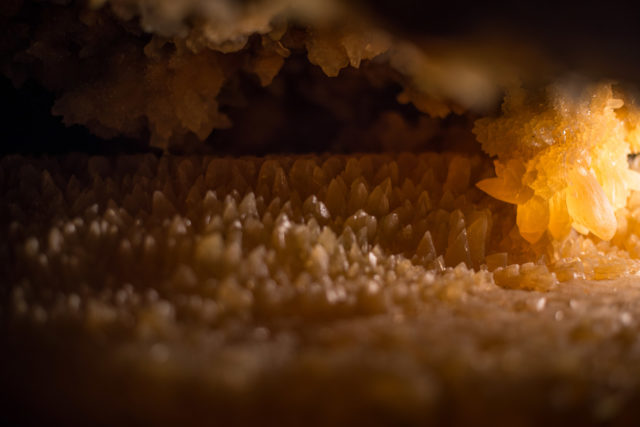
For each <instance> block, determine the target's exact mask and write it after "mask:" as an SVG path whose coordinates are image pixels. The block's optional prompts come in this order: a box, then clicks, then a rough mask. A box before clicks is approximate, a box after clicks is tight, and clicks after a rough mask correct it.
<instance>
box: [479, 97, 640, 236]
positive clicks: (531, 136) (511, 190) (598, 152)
mask: <svg viewBox="0 0 640 427" xmlns="http://www.w3.org/2000/svg"><path fill="white" fill-rule="evenodd" d="M623 106H624V102H623V100H622V99H620V98H619V97H617V96H615V95H614V94H613V92H612V89H611V86H610V85H599V86H593V87H591V88H589V89H588V90H585V91H583V92H582V93H580V94H575V93H570V91H569V90H568V89H567V88H566V87H565V88H564V90H563V89H562V88H561V87H560V86H558V87H551V88H549V89H548V90H547V91H546V92H544V93H526V92H524V91H522V90H520V91H513V92H511V93H510V94H509V95H508V96H507V98H506V100H505V102H504V105H503V110H504V114H503V116H501V117H500V118H498V119H481V120H478V121H477V122H476V125H475V129H474V132H475V133H476V135H477V137H478V140H479V141H480V142H481V143H482V147H483V149H484V150H485V151H486V152H487V153H488V154H489V155H491V156H497V157H498V159H497V160H496V161H495V171H496V175H497V177H496V178H489V179H485V180H483V181H480V182H479V183H478V184H477V185H478V187H479V188H481V189H482V190H483V191H485V192H487V193H488V194H490V195H492V196H493V197H495V198H497V199H499V200H503V201H505V202H508V203H513V204H516V205H518V208H517V223H518V228H519V229H520V233H521V234H522V236H523V237H524V238H525V239H526V240H528V241H529V242H531V243H535V242H537V241H538V240H539V239H540V238H541V237H542V236H543V235H544V233H545V232H546V231H549V233H550V234H551V236H552V237H553V238H554V239H556V240H562V239H564V238H566V237H567V236H568V235H569V232H570V231H571V229H572V228H573V229H575V230H576V231H578V232H579V233H582V234H585V235H586V234H589V233H593V234H594V235H595V236H597V237H599V238H600V239H602V240H611V239H612V238H613V237H614V235H615V234H616V231H617V230H618V228H619V226H620V224H619V221H618V219H617V218H616V217H617V216H621V215H622V216H623V215H624V213H622V212H621V210H624V208H625V207H626V205H627V199H628V197H629V195H630V194H631V191H632V190H640V174H638V173H637V172H635V171H632V170H630V169H629V165H628V161H627V157H628V155H629V154H630V153H634V152H637V151H640V144H638V142H639V141H638V136H637V133H638V126H637V125H638V123H639V120H638V118H639V116H638V112H637V110H636V109H635V108H634V106H633V105H630V106H626V107H623ZM623 225H625V224H623Z"/></svg>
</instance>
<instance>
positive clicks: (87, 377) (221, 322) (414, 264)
mask: <svg viewBox="0 0 640 427" xmlns="http://www.w3.org/2000/svg"><path fill="white" fill-rule="evenodd" d="M632 166H633V165H632ZM492 169H493V168H492V164H491V162H490V161H489V160H488V159H484V158H482V157H479V156H464V155H460V154H446V153H444V154H432V153H425V154H398V155H393V156H391V155H361V156H329V155H326V156H299V157H267V158H233V159H231V158H224V159H223V158H211V157H203V156H193V157H181V156H173V157H172V156H166V155H165V156H161V157H156V156H153V155H140V156H118V157H113V158H109V157H87V156H83V155H66V156H63V157H49V158H47V157H44V158H24V157H18V156H7V157H5V158H3V159H2V160H1V164H0V171H1V174H0V189H1V193H0V194H1V197H0V203H1V204H2V209H1V210H0V212H2V220H3V222H4V223H6V224H7V226H6V227H3V228H2V231H1V232H2V239H1V242H2V244H1V246H0V256H1V257H2V260H3V262H2V276H3V277H4V279H3V280H4V282H5V283H4V285H3V287H2V294H1V295H2V305H1V307H2V312H1V313H2V318H3V324H4V325H5V326H6V327H7V329H6V332H5V333H3V338H2V341H3V343H2V345H3V351H2V359H3V360H2V364H1V365H0V366H2V370H1V371H0V372H2V376H3V378H4V381H3V382H4V383H5V387H4V388H5V390H4V391H5V392H7V390H9V392H8V393H9V396H7V398H8V399H7V400H6V401H8V402H12V403H13V404H14V405H15V406H12V411H9V412H8V413H9V414H15V413H17V414H18V416H19V419H25V418H26V419H30V418H35V419H39V417H43V418H45V419H54V420H55V419H59V420H63V421H64V422H71V423H72V422H79V420H81V421H82V422H86V421H87V420H97V421H99V422H101V423H106V424H109V423H113V422H121V421H123V420H125V421H126V420H128V421H129V422H134V423H135V422H152V423H154V424H166V425H175V424H176V423H183V424H188V425H208V424H210V423H211V422H213V421H211V420H215V423H223V424H224V423H231V422H236V423H246V424H249V423H255V422H260V423H266V424H297V423H299V422H302V421H303V420H308V418H309V417H311V418H312V422H311V423H312V424H327V423H338V424H347V423H353V422H369V423H373V424H385V423H389V422H403V423H424V422H439V423H446V424H453V425H468V424H469V423H477V422H478V419H486V420H487V423H492V424H494V423H502V424H505V425H506V424H509V423H512V422H517V423H519V424H521V425H528V424H531V425H533V424H537V423H539V422H542V421H545V420H551V419H552V420H555V421H556V422H557V421H558V420H563V419H568V418H565V417H571V418H572V419H574V420H578V421H581V422H584V423H591V422H593V423H596V422H605V421H608V420H611V419H613V420H624V419H626V418H625V417H626V416H633V414H634V411H635V408H636V406H635V405H636V403H637V402H636V400H637V398H638V395H637V387H638V378H640V377H639V376H638V371H637V368H636V367H637V366H639V365H638V362H639V361H640V349H639V348H638V346H637V334H638V323H637V318H638V316H640V307H639V306H638V304H637V302H636V301H637V298H638V297H640V288H639V287H638V283H637V280H635V279H634V278H633V275H634V273H635V271H636V269H637V261H635V260H634V259H632V258H633V256H632V254H635V252H634V250H633V249H630V250H629V251H623V250H621V249H616V247H615V246H613V245H612V244H610V243H607V242H602V241H599V240H598V239H597V238H595V237H593V238H590V237H585V236H581V235H579V234H577V233H576V232H575V231H573V232H571V236H570V238H569V239H568V240H566V241H565V242H564V243H563V244H562V245H560V244H558V243H548V245H547V246H546V247H545V248H538V247H537V246H531V245H530V244H529V243H528V242H526V241H525V240H524V239H523V238H522V237H520V234H519V232H518V229H517V224H516V209H515V207H513V206H512V205H509V204H505V203H502V202H499V201H497V200H495V199H493V198H492V197H490V196H488V195H486V194H485V193H483V192H482V191H480V190H479V189H478V188H476V187H475V186H474V183H475V182H476V181H478V180H479V179H481V178H483V177H488V176H491V174H492ZM634 194H635V193H634ZM631 200H632V202H631V203H632V206H635V204H634V202H633V200H635V197H634V196H633V195H632V199H631ZM536 251H538V252H536ZM531 260H533V261H531ZM536 260H537V261H536ZM624 276H627V277H628V278H624ZM612 277H613V278H615V280H614V281H611V280H607V279H609V278H612ZM621 277H622V278H621ZM594 279H598V280H594ZM21 407H22V408H27V409H29V411H27V412H24V413H22V412H20V410H19V409H18V410H16V408H21ZM20 417H21V418H20ZM482 423H483V422H482V421H481V422H480V424H482Z"/></svg>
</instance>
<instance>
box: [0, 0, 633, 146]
mask: <svg viewBox="0 0 640 427" xmlns="http://www.w3.org/2000/svg"><path fill="white" fill-rule="evenodd" d="M351 1H359V3H360V4H361V5H363V6H364V8H365V9H366V10H367V11H369V12H370V13H371V14H372V15H373V16H374V17H375V18H377V19H378V20H379V21H380V22H381V23H382V24H383V25H386V26H387V27H388V28H389V29H390V30H391V31H394V32H395V33H398V34H402V35H404V36H406V37H412V38H416V39H420V38H425V37H429V38H442V39H446V40H460V41H462V42H464V41H470V42H472V41H474V40H475V41H477V40H485V39H486V40H493V41H495V42H496V43H500V40H501V39H504V40H505V41H509V42H513V41H514V40H515V41H522V42H526V43H530V44H533V45H535V46H536V47H537V48H539V49H540V50H541V51H542V52H543V53H544V54H546V55H547V56H548V57H549V58H550V60H551V61H552V62H553V63H556V64H558V69H560V70H562V71H563V72H565V71H569V72H572V71H577V72H579V73H580V74H582V75H586V76H589V77H593V78H602V77H607V78H614V79H619V80H622V81H625V82H630V83H632V84H635V83H638V82H640V13H638V6H637V5H636V4H634V3H633V2H621V1H600V2H591V3H588V2H581V3H577V2H575V3H574V2H555V3H552V2H517V1H513V2H493V3H490V4H486V3H483V2H460V1H444V2H442V1H441V2H432V1H420V0H351ZM394 95H395V94H394V93H392V92H389V93H384V94H383V96H384V97H385V98H384V103H386V104H389V105H390V104H391V102H392V100H393V99H394ZM290 96H291V97H292V98H294V100H293V101H292V105H294V106H295V108H293V109H292V111H293V112H295V120H292V122H294V123H301V124H303V125H301V126H299V127H298V128H297V129H293V128H292V130H291V132H290V133H291V139H298V140H300V139H302V140H304V139H305V138H306V139H307V140H309V141H311V142H310V143H309V144H307V145H300V144H298V145H295V144H293V145H292V144H290V143H287V142H286V139H287V138H284V139H283V138H282V137H279V138H280V139H281V140H285V142H284V143H283V144H282V145H280V146H279V145H278V144H274V143H269V144H267V145H265V146H264V147H263V150H261V151H265V152H259V153H258V152H256V153H254V154H266V152H278V151H291V147H296V150H297V151H322V150H326V149H334V150H335V149H336V147H327V146H323V145H322V143H321V142H320V139H328V138H331V137H332V135H333V134H335V132H336V131H334V130H332V129H333V128H332V127H337V126H339V123H336V122H335V120H333V119H332V118H331V117H330V114H328V113H327V112H326V111H322V110H319V109H318V108H317V106H315V105H311V104H305V102H304V100H303V99H302V98H301V99H297V100H296V99H295V98H296V94H295V87H294V88H293V89H292V91H291V95H290ZM53 100H54V97H53V94H51V93H48V92H46V91H44V90H43V89H42V88H41V87H39V86H38V85H37V84H36V83H34V82H31V81H27V82H26V83H25V84H24V85H23V86H22V87H20V88H14V87H13V85H12V84H11V83H10V82H9V81H8V80H7V79H5V78H3V77H2V78H0V113H1V119H0V126H1V127H2V132H1V135H2V136H0V154H8V153H25V154H59V153H65V152H69V151H80V152H87V153H102V154H115V153H132V152H141V151H149V149H148V148H147V147H146V144H145V142H144V141H131V140H125V139H116V140H110V141H104V140H100V139H99V138H97V137H94V136H92V135H91V134H90V133H89V132H88V131H86V130H85V129H84V128H82V127H79V126H73V127H70V128H67V127H65V126H64V125H63V124H62V123H61V121H60V119H59V118H57V117H52V116H51V114H50V109H51V106H52V104H53ZM312 118H316V119H312ZM283 134H284V133H283ZM214 137H215V135H214ZM314 137H315V138H317V139H318V141H315V142H313V138H314ZM337 149H338V150H339V147H338V148H337ZM242 154H247V153H242Z"/></svg>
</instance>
